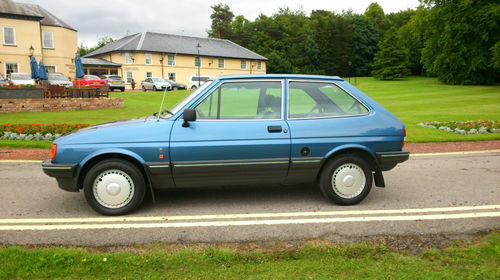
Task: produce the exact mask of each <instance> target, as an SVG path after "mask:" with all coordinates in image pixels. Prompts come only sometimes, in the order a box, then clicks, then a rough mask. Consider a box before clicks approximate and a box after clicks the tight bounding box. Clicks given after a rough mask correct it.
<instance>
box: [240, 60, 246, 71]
mask: <svg viewBox="0 0 500 280" xmlns="http://www.w3.org/2000/svg"><path fill="white" fill-rule="evenodd" d="M241 69H242V70H245V69H247V61H246V60H244V59H242V60H241Z"/></svg>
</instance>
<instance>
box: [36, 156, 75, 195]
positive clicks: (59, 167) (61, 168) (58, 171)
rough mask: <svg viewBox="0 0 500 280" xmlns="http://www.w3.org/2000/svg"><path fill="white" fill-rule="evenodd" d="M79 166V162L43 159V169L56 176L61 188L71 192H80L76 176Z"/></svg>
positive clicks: (51, 175)
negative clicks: (58, 161) (59, 162)
mask: <svg viewBox="0 0 500 280" xmlns="http://www.w3.org/2000/svg"><path fill="white" fill-rule="evenodd" d="M77 166H78V164H77V163H69V164H55V163H52V162H51V161H50V160H49V159H48V160H44V161H43V163H42V170H43V173H45V174H47V175H48V176H50V177H54V178H56V180H57V184H58V185H59V188H61V189H63V190H66V191H70V192H78V191H79V189H78V184H77V182H76V176H75V174H76V169H77Z"/></svg>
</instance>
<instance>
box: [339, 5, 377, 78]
mask: <svg viewBox="0 0 500 280" xmlns="http://www.w3.org/2000/svg"><path fill="white" fill-rule="evenodd" d="M345 16H346V17H347V20H348V21H349V22H350V23H351V24H352V26H353V31H354V34H353V38H352V40H353V56H352V66H351V73H350V74H351V75H352V76H357V77H359V76H369V75H370V73H371V71H372V63H373V57H374V56H375V53H376V52H377V44H378V42H379V41H380V37H379V33H378V31H377V27H376V26H375V24H373V23H372V22H371V21H369V20H368V19H367V18H366V17H365V16H363V15H357V14H352V13H349V14H346V15H345Z"/></svg>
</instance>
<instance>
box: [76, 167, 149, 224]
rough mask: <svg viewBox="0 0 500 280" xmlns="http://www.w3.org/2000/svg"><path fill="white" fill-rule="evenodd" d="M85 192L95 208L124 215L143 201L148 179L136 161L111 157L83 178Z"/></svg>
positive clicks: (107, 213) (113, 214)
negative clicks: (135, 163)
mask: <svg viewBox="0 0 500 280" xmlns="http://www.w3.org/2000/svg"><path fill="white" fill-rule="evenodd" d="M83 192H84V194H85V199H86V200H87V203H88V204H89V205H90V206H91V207H92V208H93V209H94V210H95V211H97V212H99V213H101V214H103V215H108V216H115V215H124V214H127V213H129V212H131V211H133V210H135V209H136V208H137V207H139V205H140V204H141V203H142V200H143V199H144V194H145V193H146V182H145V180H144V177H143V175H142V173H141V172H140V171H139V169H137V167H135V166H134V165H133V164H131V163H129V162H128V161H125V160H121V159H108V160H104V161H101V162H99V163H97V164H96V165H94V166H93V167H92V168H90V170H89V172H88V173H87V175H86V176H85V179H84V180H83Z"/></svg>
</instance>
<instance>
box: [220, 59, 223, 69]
mask: <svg viewBox="0 0 500 280" xmlns="http://www.w3.org/2000/svg"><path fill="white" fill-rule="evenodd" d="M219 68H221V69H222V68H224V58H219Z"/></svg>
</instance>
